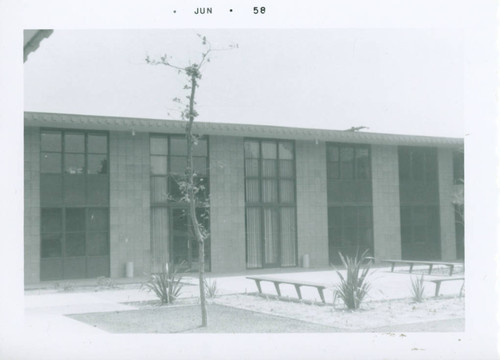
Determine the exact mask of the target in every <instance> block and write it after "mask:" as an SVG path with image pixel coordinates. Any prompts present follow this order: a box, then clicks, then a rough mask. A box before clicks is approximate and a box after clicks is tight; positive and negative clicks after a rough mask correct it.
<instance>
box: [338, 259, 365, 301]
mask: <svg viewBox="0 0 500 360" xmlns="http://www.w3.org/2000/svg"><path fill="white" fill-rule="evenodd" d="M367 254H368V250H365V251H364V252H363V253H362V254H361V256H359V254H358V253H357V252H356V255H355V256H354V257H349V256H344V255H343V254H342V253H340V252H339V255H340V259H341V260H342V264H343V265H344V267H345V269H346V272H347V274H346V276H345V277H344V276H343V275H342V273H341V272H340V271H338V270H337V271H336V272H337V275H338V276H339V278H340V283H339V284H338V285H337V286H336V287H335V292H334V303H335V300H336V299H337V298H340V299H341V300H342V301H343V302H344V304H345V306H346V307H347V308H348V309H351V310H355V309H359V306H360V305H361V303H362V302H363V299H364V298H365V296H366V294H367V293H368V291H369V290H370V283H369V282H368V280H367V276H368V273H369V271H370V262H367V261H366V260H367Z"/></svg>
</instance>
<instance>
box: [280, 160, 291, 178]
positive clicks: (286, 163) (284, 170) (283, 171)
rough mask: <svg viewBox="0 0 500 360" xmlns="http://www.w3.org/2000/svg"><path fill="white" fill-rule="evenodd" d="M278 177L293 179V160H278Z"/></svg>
mask: <svg viewBox="0 0 500 360" xmlns="http://www.w3.org/2000/svg"><path fill="white" fill-rule="evenodd" d="M279 166H280V177H286V178H293V160H280V163H279Z"/></svg>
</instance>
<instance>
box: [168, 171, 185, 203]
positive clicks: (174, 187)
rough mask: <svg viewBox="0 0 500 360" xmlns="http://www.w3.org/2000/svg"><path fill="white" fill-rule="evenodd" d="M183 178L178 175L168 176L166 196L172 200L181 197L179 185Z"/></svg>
mask: <svg viewBox="0 0 500 360" xmlns="http://www.w3.org/2000/svg"><path fill="white" fill-rule="evenodd" d="M182 182H183V178H182V177H180V176H169V177H168V196H169V198H171V199H173V200H179V199H180V198H181V197H182V195H183V194H182V190H181V186H180V185H182Z"/></svg>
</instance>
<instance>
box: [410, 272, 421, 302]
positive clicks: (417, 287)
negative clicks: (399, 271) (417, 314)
mask: <svg viewBox="0 0 500 360" xmlns="http://www.w3.org/2000/svg"><path fill="white" fill-rule="evenodd" d="M411 292H412V295H413V300H415V301H416V302H422V301H423V300H424V275H422V276H420V277H419V278H418V277H417V278H413V277H412V278H411Z"/></svg>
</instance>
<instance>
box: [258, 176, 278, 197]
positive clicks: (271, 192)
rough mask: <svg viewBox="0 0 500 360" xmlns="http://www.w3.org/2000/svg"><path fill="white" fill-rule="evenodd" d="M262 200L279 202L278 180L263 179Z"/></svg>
mask: <svg viewBox="0 0 500 360" xmlns="http://www.w3.org/2000/svg"><path fill="white" fill-rule="evenodd" d="M262 202H278V182H277V181H276V180H274V179H263V180H262Z"/></svg>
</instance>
